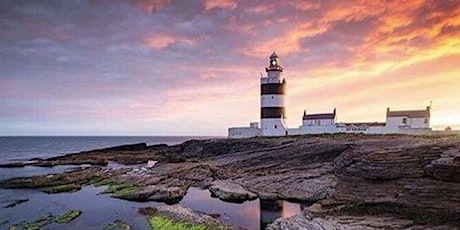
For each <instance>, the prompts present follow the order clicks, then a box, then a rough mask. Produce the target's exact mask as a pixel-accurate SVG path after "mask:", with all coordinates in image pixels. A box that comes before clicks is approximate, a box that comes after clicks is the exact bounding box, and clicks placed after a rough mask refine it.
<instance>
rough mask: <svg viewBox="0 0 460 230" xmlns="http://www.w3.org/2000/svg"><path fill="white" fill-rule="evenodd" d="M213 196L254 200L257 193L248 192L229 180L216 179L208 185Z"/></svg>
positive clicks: (227, 199) (225, 199) (230, 199)
mask: <svg viewBox="0 0 460 230" xmlns="http://www.w3.org/2000/svg"><path fill="white" fill-rule="evenodd" d="M209 191H210V192H211V193H212V195H213V196H215V197H217V198H219V199H220V200H223V201H230V202H244V201H247V200H254V199H256V198H257V194H255V193H253V192H250V191H248V190H246V189H245V188H243V187H242V186H241V185H239V184H237V183H235V182H233V181H231V180H217V181H214V182H213V183H212V185H211V187H209Z"/></svg>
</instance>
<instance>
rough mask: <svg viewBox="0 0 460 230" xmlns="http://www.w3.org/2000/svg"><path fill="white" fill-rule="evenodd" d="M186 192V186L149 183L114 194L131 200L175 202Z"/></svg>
mask: <svg viewBox="0 0 460 230" xmlns="http://www.w3.org/2000/svg"><path fill="white" fill-rule="evenodd" d="M186 193H187V188H182V187H166V186H162V185H151V186H147V187H143V188H136V189H132V190H131V191H128V192H127V193H124V194H121V195H118V196H116V197H117V198H120V199H124V200H133V201H152V200H153V201H160V202H166V203H176V202H175V201H179V200H180V199H182V197H183V196H185V194H186Z"/></svg>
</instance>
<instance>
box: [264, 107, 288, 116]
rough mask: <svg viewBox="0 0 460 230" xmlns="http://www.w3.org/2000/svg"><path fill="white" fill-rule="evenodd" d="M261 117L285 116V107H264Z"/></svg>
mask: <svg viewBox="0 0 460 230" xmlns="http://www.w3.org/2000/svg"><path fill="white" fill-rule="evenodd" d="M260 117H261V118H285V117H286V114H285V111H284V107H262V110H261V111H260Z"/></svg>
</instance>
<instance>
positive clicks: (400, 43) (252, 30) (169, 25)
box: [0, 0, 460, 135]
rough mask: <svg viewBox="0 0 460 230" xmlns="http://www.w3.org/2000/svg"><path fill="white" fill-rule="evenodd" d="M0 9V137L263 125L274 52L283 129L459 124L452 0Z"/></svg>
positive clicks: (457, 13)
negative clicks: (319, 119) (333, 119)
mask: <svg viewBox="0 0 460 230" xmlns="http://www.w3.org/2000/svg"><path fill="white" fill-rule="evenodd" d="M0 7H2V9H4V13H3V14H2V15H1V16H0V17H1V19H2V20H1V21H2V23H0V31H1V32H0V33H1V34H2V36H1V38H0V40H1V42H2V46H1V47H0V51H1V52H2V55H1V57H0V59H1V61H0V68H1V69H2V75H0V83H1V84H0V95H1V99H0V122H1V123H2V124H3V126H2V127H0V128H1V130H0V134H18V133H26V134H27V133H28V131H27V130H37V131H36V132H37V133H40V130H49V134H59V133H71V134H78V133H72V132H71V130H72V128H74V127H78V126H77V125H69V124H70V123H71V124H81V126H82V127H90V126H89V125H83V124H88V123H90V124H94V126H95V127H97V130H96V128H95V129H94V130H91V129H90V128H88V130H85V133H96V134H104V132H103V131H104V130H110V132H108V133H105V134H114V133H113V132H118V133H120V134H124V133H129V134H159V135H160V134H169V135H175V134H182V135H185V134H193V135H195V134H196V135H226V131H227V128H228V127H229V126H241V125H246V124H247V123H249V122H250V121H258V120H259V116H260V110H259V109H260V108H259V107H260V92H259V90H260V85H259V77H260V73H263V74H264V73H265V67H267V65H268V56H269V55H270V54H271V53H272V52H273V51H276V52H277V53H278V54H279V55H280V63H281V65H282V67H283V68H284V72H283V74H284V77H285V78H286V81H287V86H288V88H287V98H286V101H287V108H286V109H287V116H288V125H289V126H290V127H298V126H299V125H300V123H301V116H302V113H303V110H304V109H307V111H308V112H311V113H316V112H330V111H332V110H333V109H334V107H337V109H338V116H339V120H340V121H383V120H384V119H385V111H386V108H387V107H391V108H392V109H423V108H425V107H426V106H427V105H429V103H430V101H432V102H433V110H432V124H433V127H437V126H439V128H442V127H441V126H446V125H458V124H460V105H459V103H458V101H460V93H458V89H459V87H460V78H459V77H458V76H459V75H460V67H458V63H460V4H459V2H458V1H457V0H445V1H431V0H415V1H380V0H377V1H364V0H356V1H303V0H302V1H301V0H298V1H243V0H218V1H208V0H205V1H175V0H131V1H115V2H114V1H89V2H86V1H82V2H81V3H79V4H77V3H75V2H71V1H69V2H63V3H62V4H61V5H59V11H57V10H56V9H55V6H54V5H52V4H49V3H47V2H46V1H45V2H41V1H30V2H25V3H23V4H19V3H17V2H15V1H11V2H9V3H0ZM57 12H65V13H63V14H58V13H57ZM102 120H103V121H104V122H102ZM50 123H56V124H59V125H55V126H52V125H51V126H50V125H49V124H50ZM98 124H104V125H101V126H100V127H99V126H98ZM21 127H35V128H33V129H32V128H29V129H26V128H21ZM48 127H56V128H52V129H49V128H48ZM101 130H102V131H101ZM112 131H113V132H112Z"/></svg>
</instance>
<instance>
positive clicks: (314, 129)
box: [300, 125, 339, 134]
mask: <svg viewBox="0 0 460 230" xmlns="http://www.w3.org/2000/svg"><path fill="white" fill-rule="evenodd" d="M300 132H301V133H302V134H323V133H338V132H339V129H338V128H337V126H336V125H321V126H319V125H316V126H307V125H302V126H301V127H300Z"/></svg>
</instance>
